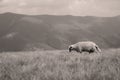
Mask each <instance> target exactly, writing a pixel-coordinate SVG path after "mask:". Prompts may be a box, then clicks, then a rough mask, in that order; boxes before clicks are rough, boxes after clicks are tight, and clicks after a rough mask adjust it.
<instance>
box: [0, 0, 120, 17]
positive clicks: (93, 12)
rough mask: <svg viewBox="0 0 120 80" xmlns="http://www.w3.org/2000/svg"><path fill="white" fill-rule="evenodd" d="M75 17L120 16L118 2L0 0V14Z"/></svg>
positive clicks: (103, 0) (98, 0)
mask: <svg viewBox="0 0 120 80" xmlns="http://www.w3.org/2000/svg"><path fill="white" fill-rule="evenodd" d="M4 12H14V13H22V14H30V15H31V14H35V15H39V14H50V15H75V16H116V15H120V0H0V13H4Z"/></svg>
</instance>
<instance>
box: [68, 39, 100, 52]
mask: <svg viewBox="0 0 120 80" xmlns="http://www.w3.org/2000/svg"><path fill="white" fill-rule="evenodd" d="M72 50H74V51H77V52H80V53H82V52H83V51H86V52H89V53H93V52H96V53H98V52H101V49H100V48H99V47H98V45H96V44H95V43H94V42H92V41H83V42H78V43H76V44H73V45H70V46H69V52H71V51H72Z"/></svg>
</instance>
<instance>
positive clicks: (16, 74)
mask: <svg viewBox="0 0 120 80" xmlns="http://www.w3.org/2000/svg"><path fill="white" fill-rule="evenodd" d="M0 80H120V49H110V50H103V52H102V53H101V54H97V53H92V54H88V53H82V54H80V53H76V52H72V53H69V52H68V51H66V50H61V51H59V50H56V51H34V52H6V53H4V52H3V53H1V54H0Z"/></svg>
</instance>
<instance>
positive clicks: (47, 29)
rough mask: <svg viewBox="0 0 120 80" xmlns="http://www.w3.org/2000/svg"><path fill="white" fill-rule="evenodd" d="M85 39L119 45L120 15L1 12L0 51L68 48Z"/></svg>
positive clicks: (101, 45) (103, 44)
mask: <svg viewBox="0 0 120 80" xmlns="http://www.w3.org/2000/svg"><path fill="white" fill-rule="evenodd" d="M85 40H91V41H94V42H95V43H97V44H98V45H99V46H100V47H101V48H119V47H120V43H119V41H120V16H115V17H93V16H85V17H81V16H71V15H62V16H61V15H59V16H57V15H21V14H15V13H4V14H0V51H24V50H25V51H29V50H53V49H67V47H68V45H70V44H73V43H76V42H78V41H85Z"/></svg>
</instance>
